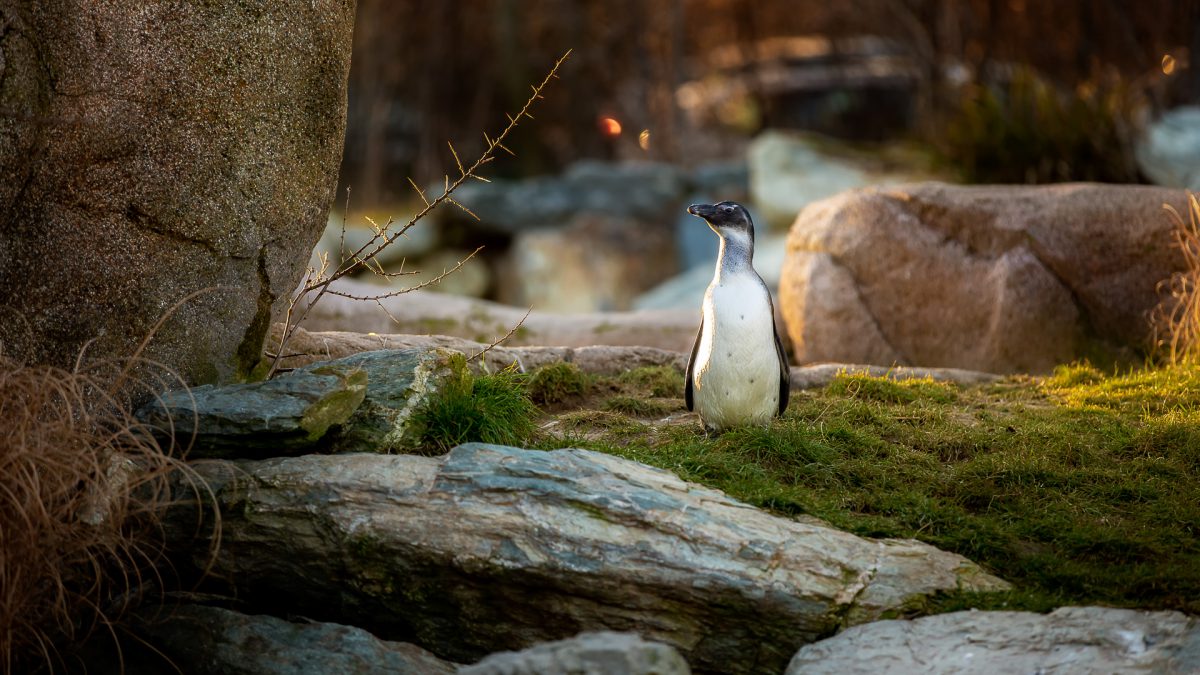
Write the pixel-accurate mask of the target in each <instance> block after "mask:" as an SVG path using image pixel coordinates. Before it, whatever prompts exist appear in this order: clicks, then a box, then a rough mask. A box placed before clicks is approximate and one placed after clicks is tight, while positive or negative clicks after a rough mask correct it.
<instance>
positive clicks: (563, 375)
mask: <svg viewBox="0 0 1200 675" xmlns="http://www.w3.org/2000/svg"><path fill="white" fill-rule="evenodd" d="M587 386H588V378H587V375H585V374H584V373H583V371H581V370H579V366H577V365H575V364H574V363H566V362H561V363H553V364H550V365H547V366H543V367H541V368H538V369H537V370H535V371H533V372H532V373H530V375H529V377H528V378H527V379H526V381H525V391H526V393H527V394H528V395H529V398H530V400H532V401H533V402H534V403H536V404H538V405H539V406H552V405H558V404H561V403H564V402H566V401H568V400H571V399H575V398H578V397H580V396H583V393H584V392H585V391H586V390H587Z"/></svg>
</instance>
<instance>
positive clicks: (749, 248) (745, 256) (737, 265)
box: [715, 233, 754, 283]
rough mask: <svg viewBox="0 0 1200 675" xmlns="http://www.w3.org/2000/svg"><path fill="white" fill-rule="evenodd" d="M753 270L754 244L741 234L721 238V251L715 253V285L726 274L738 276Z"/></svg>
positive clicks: (726, 235) (731, 234)
mask: <svg viewBox="0 0 1200 675" xmlns="http://www.w3.org/2000/svg"><path fill="white" fill-rule="evenodd" d="M746 270H750V271H753V270H754V242H753V241H751V239H750V237H749V236H747V235H745V234H742V233H730V234H725V235H722V236H721V249H720V251H719V252H718V253H717V270H716V278H715V280H716V281H717V283H720V281H721V277H722V276H724V275H726V274H738V273H741V272H745V271H746Z"/></svg>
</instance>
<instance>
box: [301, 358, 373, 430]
mask: <svg viewBox="0 0 1200 675" xmlns="http://www.w3.org/2000/svg"><path fill="white" fill-rule="evenodd" d="M313 374H316V375H334V376H336V377H337V378H338V379H339V380H341V383H342V387H341V388H340V389H338V390H337V391H334V392H333V393H331V394H328V395H326V396H324V397H322V398H321V399H320V400H318V401H316V402H314V403H313V404H312V405H310V406H308V408H306V409H305V410H304V414H303V415H302V416H301V417H300V428H301V429H304V430H305V431H307V432H308V440H310V441H315V440H317V439H319V438H321V437H322V436H324V435H325V432H326V431H327V430H328V429H329V427H331V426H333V425H335V424H342V423H343V422H345V421H346V420H348V419H350V416H351V415H353V414H354V411H355V410H358V406H359V405H361V404H362V402H363V399H364V398H366V395H367V371H365V370H362V369H359V368H355V369H354V370H352V371H350V372H349V373H348V374H347V373H344V372H342V371H340V370H338V369H336V368H317V369H316V370H314V371H313Z"/></svg>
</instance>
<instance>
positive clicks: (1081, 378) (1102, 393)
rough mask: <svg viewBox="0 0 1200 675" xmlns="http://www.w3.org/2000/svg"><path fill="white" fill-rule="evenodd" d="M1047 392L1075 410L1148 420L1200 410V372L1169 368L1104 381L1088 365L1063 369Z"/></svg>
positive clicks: (1114, 377) (1048, 383)
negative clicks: (1134, 415) (1169, 414)
mask: <svg viewBox="0 0 1200 675" xmlns="http://www.w3.org/2000/svg"><path fill="white" fill-rule="evenodd" d="M1044 387H1045V390H1046V391H1047V392H1049V393H1050V394H1051V395H1052V396H1053V397H1054V398H1055V399H1057V400H1058V401H1059V402H1061V403H1062V404H1064V405H1066V406H1067V407H1069V408H1072V409H1087V408H1093V409H1104V410H1115V411H1119V412H1124V413H1128V414H1139V413H1141V414H1144V415H1149V416H1154V415H1163V414H1166V413H1168V412H1193V411H1196V410H1198V409H1200V368H1198V367H1194V366H1186V365H1183V366H1173V367H1172V366H1168V367H1164V368H1159V369H1153V370H1140V371H1131V372H1129V373H1126V374H1123V375H1114V376H1112V377H1104V376H1103V375H1101V374H1100V372H1099V371H1097V370H1095V369H1094V368H1091V367H1089V366H1087V365H1086V364H1085V365H1073V366H1065V367H1060V368H1058V369H1056V370H1055V371H1054V375H1053V376H1052V377H1050V378H1049V379H1047V380H1046V382H1045V384H1044Z"/></svg>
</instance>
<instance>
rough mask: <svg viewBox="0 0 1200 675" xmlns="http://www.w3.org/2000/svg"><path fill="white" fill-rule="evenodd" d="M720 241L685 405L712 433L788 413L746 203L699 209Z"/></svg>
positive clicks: (781, 362)
mask: <svg viewBox="0 0 1200 675" xmlns="http://www.w3.org/2000/svg"><path fill="white" fill-rule="evenodd" d="M687 211H688V213H690V214H692V215H693V216H698V217H700V218H703V219H704V220H705V222H707V223H708V226H709V227H710V228H712V231H713V232H716V233H717V236H719V237H720V238H721V248H720V252H719V254H718V256H717V268H716V272H715V273H714V274H713V280H712V283H710V284H709V285H708V289H707V290H706V291H705V292H704V302H703V304H702V305H701V306H700V313H701V320H700V330H699V331H698V332H697V333H696V343H695V344H694V345H692V354H691V356H690V357H689V358H688V365H687V378H686V380H685V382H684V385H683V386H684V392H683V398H684V402H685V403H686V404H687V409H688V410H691V411H695V412H698V413H699V414H700V421H701V423H702V424H703V425H704V429H705V431H707V432H708V433H715V432H721V431H724V430H726V429H729V428H730V427H735V426H742V425H760V426H765V425H767V424H769V423H770V421H771V418H772V417H776V416H782V415H783V411H784V410H786V409H787V405H788V393H789V391H790V389H791V387H790V382H789V380H790V377H789V374H788V362H787V357H786V356H785V355H784V353H783V344H782V343H781V342H780V341H779V332H778V330H777V329H776V328H775V306H774V303H773V302H772V301H771V292H770V291H769V290H767V285H766V284H765V283H763V280H762V277H760V276H758V272H756V271H754V265H753V259H754V223H753V222H752V221H751V220H750V213H749V212H747V211H746V209H745V207H743V206H742V205H741V204H736V203H734V202H721V203H719V204H713V205H708V204H693V205H691V206H689V207H688V209H687Z"/></svg>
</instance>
